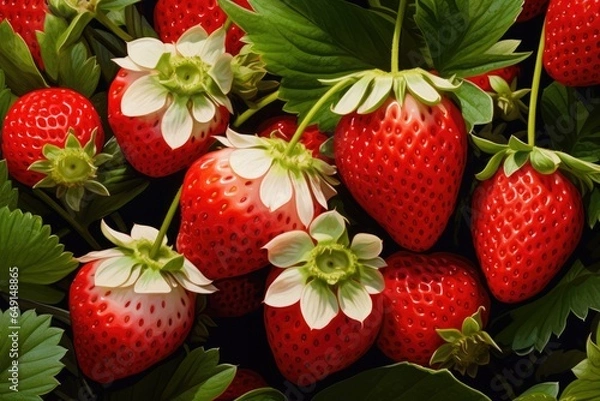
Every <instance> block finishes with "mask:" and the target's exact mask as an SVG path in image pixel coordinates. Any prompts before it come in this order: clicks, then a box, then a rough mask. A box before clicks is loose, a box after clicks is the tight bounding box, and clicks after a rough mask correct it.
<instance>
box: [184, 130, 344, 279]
mask: <svg viewBox="0 0 600 401" xmlns="http://www.w3.org/2000/svg"><path fill="white" fill-rule="evenodd" d="M220 140H221V142H224V143H226V144H228V146H233V145H239V146H242V147H241V148H225V149H221V150H217V151H213V152H210V153H207V154H205V155H204V156H202V157H200V158H199V159H198V160H196V162H194V164H192V166H190V168H189V169H188V171H187V173H186V175H185V177H184V182H183V192H182V195H181V202H180V205H181V225H180V228H179V234H178V237H177V249H178V250H179V251H180V252H181V253H183V254H184V255H185V256H186V257H187V258H188V259H190V260H191V261H192V262H193V263H194V264H196V265H197V266H200V268H201V269H202V272H203V273H204V274H205V275H207V276H208V277H210V278H211V279H214V280H217V279H223V278H227V277H234V276H240V275H243V274H246V273H250V272H252V271H255V270H258V269H260V268H262V267H265V266H266V265H267V264H268V261H267V253H266V251H265V250H264V249H262V247H263V246H264V245H265V244H266V243H267V242H269V241H270V240H271V239H272V238H273V237H275V236H276V235H279V234H281V233H283V232H286V231H290V230H295V229H301V228H302V227H304V226H306V225H307V224H308V223H309V222H310V220H312V217H313V216H314V215H315V214H317V213H318V212H319V211H320V210H321V209H322V208H323V207H325V206H326V204H327V203H326V198H327V197H328V195H326V194H325V193H324V191H325V192H326V193H329V192H330V190H331V188H330V185H329V183H328V181H327V180H330V179H328V178H326V176H329V175H333V173H334V170H333V169H332V168H330V167H329V166H327V165H326V164H325V163H324V162H322V161H321V160H319V159H313V158H312V157H311V155H310V153H309V152H308V151H307V150H306V149H305V148H304V147H303V146H301V145H298V146H297V147H296V148H295V150H296V152H297V153H296V152H293V153H292V155H291V156H289V155H285V148H286V145H287V142H286V141H284V140H281V139H277V138H274V139H266V138H258V137H255V136H250V135H239V134H236V133H234V132H233V131H231V130H229V131H228V135H227V139H225V138H220ZM246 146H248V147H246ZM272 157H274V158H275V159H276V160H274V159H272ZM288 157H291V159H289V160H291V161H289V160H288V159H287V158H288ZM280 163H285V166H281V165H280ZM286 169H289V170H286ZM288 171H290V172H292V173H293V175H292V174H290V175H288ZM279 174H281V175H279ZM307 177H310V189H309V183H308V182H307V181H308V180H307ZM292 180H293V181H292ZM292 182H293V183H292ZM331 182H333V181H331ZM294 188H305V190H306V191H307V192H304V190H302V191H300V190H296V189H294ZM313 198H314V199H316V200H317V203H313Z"/></svg>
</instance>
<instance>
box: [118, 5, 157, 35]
mask: <svg viewBox="0 0 600 401" xmlns="http://www.w3.org/2000/svg"><path fill="white" fill-rule="evenodd" d="M125 24H126V25H127V31H128V33H129V34H130V35H131V36H133V37H134V38H143V37H152V38H158V34H157V33H156V31H155V30H154V29H153V28H152V25H150V23H149V22H148V20H147V19H146V18H145V17H144V16H143V15H142V14H141V13H140V12H139V11H138V9H137V8H136V7H134V6H129V7H126V8H125Z"/></svg>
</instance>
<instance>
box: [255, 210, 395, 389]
mask: <svg viewBox="0 0 600 401" xmlns="http://www.w3.org/2000/svg"><path fill="white" fill-rule="evenodd" d="M265 248H266V249H267V250H268V252H269V261H270V262H271V263H272V264H273V265H275V266H277V267H279V268H280V269H274V270H273V271H272V272H271V274H270V277H269V278H268V280H267V282H269V283H270V285H269V288H268V290H267V293H266V295H265V309H264V317H265V329H266V332H267V339H268V342H269V346H270V347H271V351H272V353H273V355H274V357H275V362H276V363H277V367H278V368H279V370H280V372H281V373H282V374H283V376H285V378H286V379H288V380H290V381H291V382H293V383H296V384H298V385H300V386H308V385H312V384H314V383H315V382H316V381H319V380H321V379H323V378H325V377H326V376H328V375H329V374H331V373H333V372H336V371H338V370H341V369H344V368H346V367H347V366H349V365H351V364H352V363H354V362H355V361H357V360H358V359H359V358H360V357H361V356H362V355H363V354H364V353H365V352H367V350H368V349H369V348H370V347H371V345H372V344H373V342H374V341H375V338H376V336H377V332H378V330H379V327H380V325H381V318H382V313H383V309H382V302H381V291H382V290H383V277H382V276H381V273H380V272H379V271H378V268H380V267H382V266H384V265H385V262H384V261H383V259H381V258H380V257H379V256H378V255H379V254H380V253H381V250H382V249H383V245H382V241H381V240H380V239H379V238H377V237H376V236H374V235H371V234H364V233H360V234H357V235H356V236H355V237H354V238H353V239H352V242H350V240H349V238H348V233H347V230H346V228H345V220H344V218H343V217H342V216H341V215H340V214H339V213H338V212H336V211H329V212H325V213H323V214H321V215H319V216H317V217H316V218H315V220H314V221H313V222H312V223H311V224H310V226H309V228H308V232H305V231H290V232H286V233H284V234H281V235H279V236H277V237H275V238H274V239H273V240H272V241H270V242H269V243H268V244H267V245H265ZM282 269H283V270H282Z"/></svg>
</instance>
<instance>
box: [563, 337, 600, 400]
mask: <svg viewBox="0 0 600 401" xmlns="http://www.w3.org/2000/svg"><path fill="white" fill-rule="evenodd" d="M599 343H600V326H599V327H598V329H597V331H596V342H594V341H593V340H592V337H591V336H590V338H589V339H588V341H587V359H585V360H583V361H581V362H580V363H579V364H578V365H577V366H575V367H574V368H573V373H574V374H575V376H576V377H577V379H576V380H575V381H573V382H572V383H571V384H569V385H568V386H567V388H565V391H563V393H562V394H561V396H560V401H593V400H598V399H600V346H598V344H599Z"/></svg>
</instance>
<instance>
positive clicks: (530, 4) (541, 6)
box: [517, 0, 548, 22]
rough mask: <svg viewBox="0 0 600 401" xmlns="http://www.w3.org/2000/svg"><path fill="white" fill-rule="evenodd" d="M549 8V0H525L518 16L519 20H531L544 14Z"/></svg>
mask: <svg viewBox="0 0 600 401" xmlns="http://www.w3.org/2000/svg"><path fill="white" fill-rule="evenodd" d="M547 8H548V0H525V3H524V4H523V11H521V14H519V16H518V17H517V22H525V21H529V20H530V19H532V18H535V17H537V16H538V15H540V14H542V13H543V12H545V11H546V9H547Z"/></svg>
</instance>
